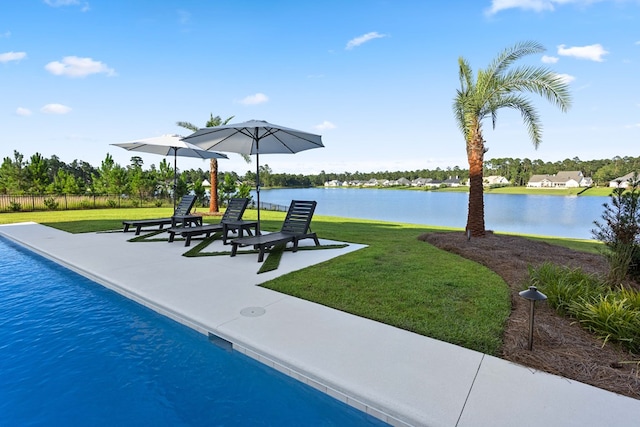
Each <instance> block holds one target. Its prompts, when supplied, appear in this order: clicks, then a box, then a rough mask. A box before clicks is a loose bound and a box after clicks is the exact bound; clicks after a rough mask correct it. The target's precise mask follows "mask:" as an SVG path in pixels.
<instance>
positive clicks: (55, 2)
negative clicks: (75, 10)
mask: <svg viewBox="0 0 640 427" xmlns="http://www.w3.org/2000/svg"><path fill="white" fill-rule="evenodd" d="M44 2H45V4H47V5H49V6H51V7H63V6H81V9H80V10H82V11H83V12H86V11H88V10H89V3H87V2H81V1H80V0H44Z"/></svg>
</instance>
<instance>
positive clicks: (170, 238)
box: [169, 231, 176, 243]
mask: <svg viewBox="0 0 640 427" xmlns="http://www.w3.org/2000/svg"><path fill="white" fill-rule="evenodd" d="M174 237H176V233H172V232H171V231H170V232H169V243H171V242H173V239H174Z"/></svg>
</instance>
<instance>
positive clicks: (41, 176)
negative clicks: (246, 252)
mask: <svg viewBox="0 0 640 427" xmlns="http://www.w3.org/2000/svg"><path fill="white" fill-rule="evenodd" d="M144 166H145V165H144V164H143V161H142V159H141V158H140V157H139V156H133V157H131V161H130V164H128V165H126V166H121V165H119V164H117V163H116V162H115V161H114V160H113V157H112V156H111V155H110V154H107V155H106V157H105V159H104V160H103V161H102V162H101V164H100V165H99V166H93V165H91V164H90V163H88V162H85V161H83V160H73V161H72V162H70V163H65V162H63V161H62V160H60V158H58V157H57V156H56V155H53V156H51V157H50V158H45V157H44V156H42V155H41V154H40V153H35V154H33V155H31V156H30V157H28V158H27V157H25V156H24V155H23V154H21V153H20V152H18V151H15V150H14V153H13V157H5V158H4V159H3V161H2V164H1V165H0V194H15V195H20V194H97V195H100V194H123V195H128V196H130V197H135V198H139V199H152V198H169V197H170V196H171V193H172V188H173V177H174V170H173V166H172V165H171V164H170V162H168V161H167V159H166V158H163V159H162V160H161V161H160V162H159V163H158V166H156V165H155V164H151V165H150V166H149V167H147V168H145V167H144ZM561 170H579V171H582V172H583V173H584V175H585V176H590V177H592V178H593V180H594V182H595V183H596V184H597V185H607V184H608V182H609V181H611V180H613V179H616V178H618V177H620V176H623V175H626V174H627V173H629V172H633V171H640V157H630V156H625V157H614V158H613V159H602V160H580V159H579V158H578V157H574V158H573V159H565V160H562V161H556V162H544V161H542V160H530V159H526V158H525V159H519V158H498V159H490V160H486V161H485V162H484V176H488V175H502V176H504V177H505V178H507V180H509V182H510V183H511V184H512V185H515V186H523V185H526V184H527V182H528V181H529V178H531V176H532V175H534V174H536V175H539V174H555V173H557V172H558V171H561ZM449 177H458V178H460V179H461V180H463V181H464V180H466V179H467V178H468V177H469V170H468V169H462V168H460V167H458V166H454V167H452V168H451V167H448V168H445V169H442V168H436V169H420V170H412V171H380V172H359V171H356V172H343V173H330V172H324V171H322V172H320V173H319V174H312V175H302V174H288V173H274V172H273V171H272V170H271V168H270V167H269V165H267V164H265V165H263V166H260V181H261V182H260V184H261V186H263V187H297V188H306V187H313V186H323V185H324V183H325V182H327V181H331V180H338V181H343V182H344V181H361V182H362V181H368V180H370V179H372V178H373V179H389V180H397V179H399V178H407V179H409V180H412V179H416V178H432V179H434V180H444V179H447V178H449ZM218 178H219V184H218V189H219V190H224V191H223V193H224V194H225V195H221V196H220V198H226V197H228V195H229V193H231V192H232V191H237V190H238V186H239V185H241V184H244V185H246V186H248V187H249V188H253V187H255V183H256V182H255V180H256V174H255V171H250V170H249V171H247V172H246V173H245V174H244V175H238V174H237V173H236V172H224V173H219V174H218ZM205 179H209V171H204V170H202V169H197V170H194V169H189V170H184V171H179V174H178V180H177V191H176V192H177V195H178V196H181V195H183V194H186V193H188V192H190V191H194V192H195V193H196V194H204V192H205V189H204V188H203V187H202V182H203V181H204V180H205ZM223 187H224V188H223ZM231 187H233V189H231Z"/></svg>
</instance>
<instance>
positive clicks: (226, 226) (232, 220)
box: [167, 198, 258, 246]
mask: <svg viewBox="0 0 640 427" xmlns="http://www.w3.org/2000/svg"><path fill="white" fill-rule="evenodd" d="M248 204H249V199H247V198H238V199H231V200H229V205H228V206H227V209H226V210H225V211H224V214H223V215H222V219H221V220H220V223H218V224H204V225H200V226H195V227H171V228H169V229H168V230H167V232H168V233H169V242H173V240H174V238H175V236H176V234H180V235H182V237H184V238H185V242H184V245H185V246H189V245H190V244H191V238H192V237H194V236H200V235H203V234H205V235H206V236H205V237H209V236H210V235H211V233H215V232H217V231H222V241H223V243H224V244H226V243H227V239H228V238H229V231H238V235H239V236H242V234H243V232H244V231H246V232H247V233H249V235H251V228H252V227H253V228H254V230H257V228H258V221H243V220H242V215H243V214H244V211H245V209H246V208H247V205H248Z"/></svg>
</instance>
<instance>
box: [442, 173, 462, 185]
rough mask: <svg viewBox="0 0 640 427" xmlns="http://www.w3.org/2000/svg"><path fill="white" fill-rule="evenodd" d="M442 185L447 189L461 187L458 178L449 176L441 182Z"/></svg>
mask: <svg viewBox="0 0 640 427" xmlns="http://www.w3.org/2000/svg"><path fill="white" fill-rule="evenodd" d="M442 184H444V185H446V186H447V187H460V186H461V185H462V184H461V183H460V178H458V177H457V176H456V177H455V178H454V177H451V176H450V177H449V178H447V179H445V180H444V181H442Z"/></svg>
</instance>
